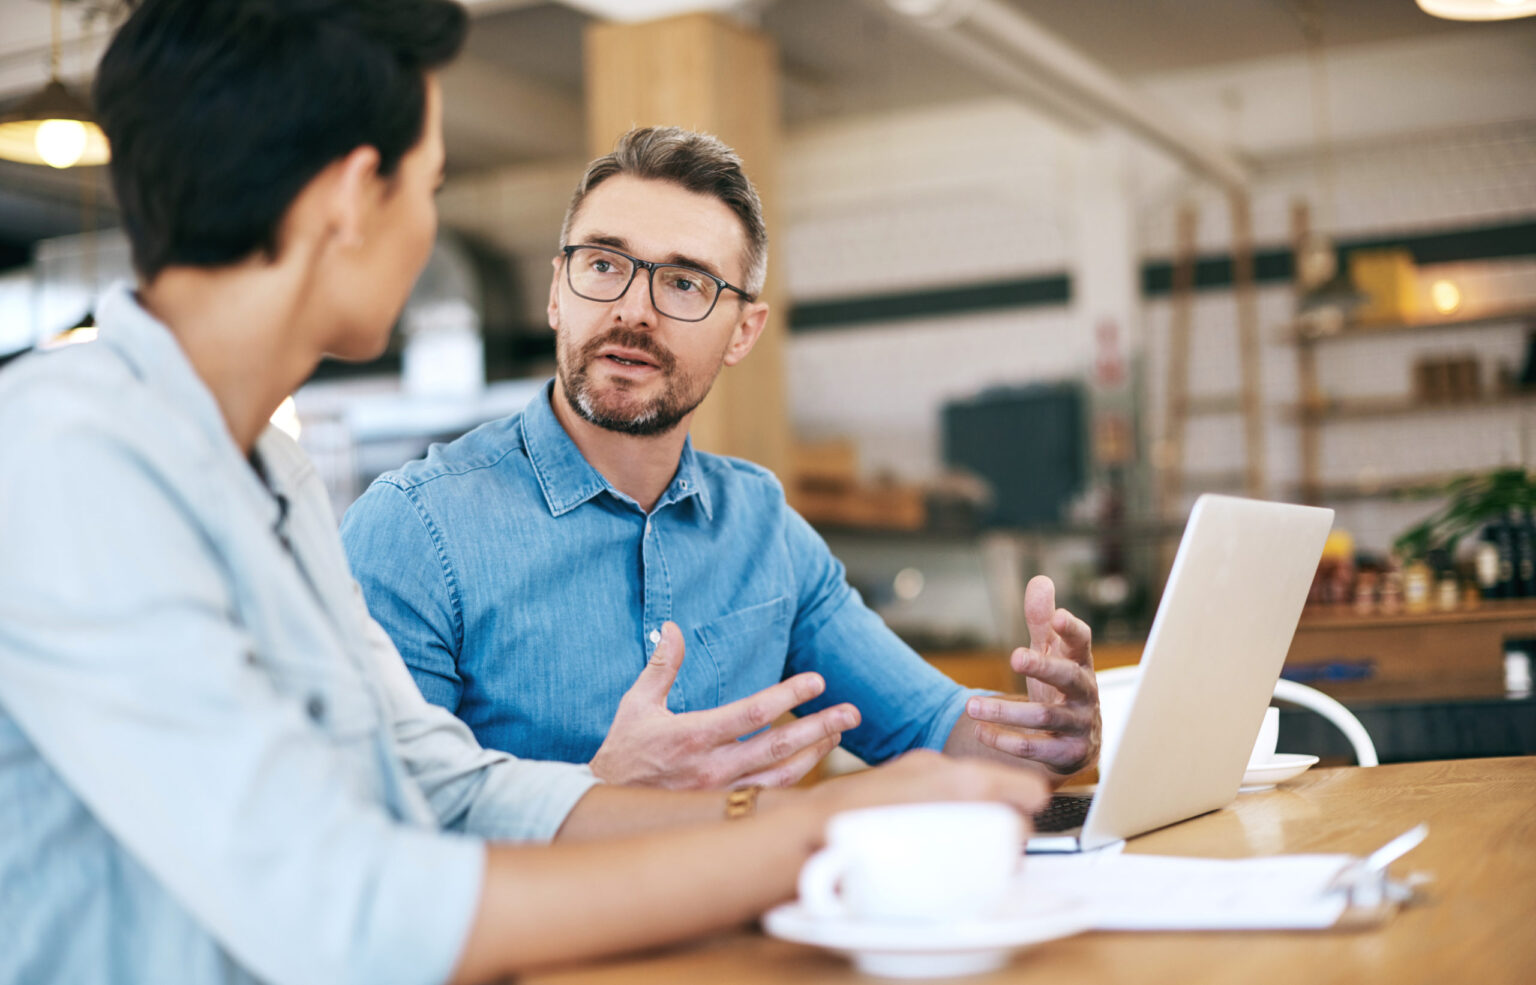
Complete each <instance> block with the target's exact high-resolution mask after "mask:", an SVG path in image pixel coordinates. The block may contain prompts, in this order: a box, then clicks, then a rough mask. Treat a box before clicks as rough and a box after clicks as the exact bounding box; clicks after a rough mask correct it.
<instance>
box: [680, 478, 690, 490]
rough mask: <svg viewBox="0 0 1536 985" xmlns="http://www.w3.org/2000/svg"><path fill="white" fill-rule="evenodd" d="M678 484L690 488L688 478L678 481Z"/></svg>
mask: <svg viewBox="0 0 1536 985" xmlns="http://www.w3.org/2000/svg"><path fill="white" fill-rule="evenodd" d="M678 485H680V486H682V487H683V488H684V489H687V488H688V480H687V479H683V480H681V481H680V482H678Z"/></svg>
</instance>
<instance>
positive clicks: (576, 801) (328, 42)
mask: <svg viewBox="0 0 1536 985" xmlns="http://www.w3.org/2000/svg"><path fill="white" fill-rule="evenodd" d="M465 28H466V18H465V15H464V12H463V10H462V8H460V7H459V6H458V5H457V4H454V3H450V2H446V0H388V2H383V0H378V2H364V0H221V2H219V3H206V2H205V0H145V2H144V3H142V4H140V5H139V7H138V9H137V10H136V12H135V13H133V14H132V16H131V17H130V18H129V19H128V21H127V22H126V24H125V25H124V26H123V28H122V30H121V31H120V32H119V33H118V35H117V37H116V38H115V39H114V40H113V42H112V44H111V46H110V48H109V49H108V51H107V54H106V55H105V57H104V58H103V61H102V64H101V68H100V71H99V74H98V77H97V90H96V102H97V106H98V109H99V113H100V116H101V120H102V124H103V127H104V129H105V130H106V133H107V136H108V139H109V140H110V141H111V145H112V150H113V162H112V174H113V181H114V185H115V187H116V190H117V195H118V200H119V205H120V207H121V209H122V212H123V215H124V219H125V225H126V228H127V232H128V235H129V238H130V240H131V242H132V246H133V256H134V265H135V267H136V269H137V272H138V283H137V285H136V286H135V285H128V284H123V285H118V286H117V287H115V288H113V289H112V290H111V291H110V292H109V293H108V294H107V296H106V297H105V298H104V299H103V301H102V303H101V305H100V307H99V310H98V321H99V324H100V333H101V334H100V339H99V340H98V341H96V342H94V343H91V344H87V345H78V346H70V347H67V348H65V349H63V350H60V351H58V352H53V353H40V354H34V355H29V356H26V357H23V358H22V359H20V360H18V361H17V362H16V363H15V364H13V365H9V366H7V367H5V369H4V371H3V372H0V504H3V506H0V545H3V550H4V559H5V560H4V564H0V926H3V927H4V928H5V938H4V940H5V943H4V946H3V947H0V982H5V983H11V982H16V983H21V982H25V983H28V985H37V983H47V982H59V983H73V982H114V981H123V982H162V981H174V982H210V983H211V982H256V981H262V982H272V983H308V982H327V983H343V982H367V983H377V982H400V983H416V982H419V983H432V982H441V981H444V980H450V979H451V980H453V981H456V982H471V981H487V980H503V979H505V978H507V977H509V976H511V975H513V974H515V973H517V972H518V971H520V970H522V969H526V968H529V967H532V966H536V965H541V964H547V963H549V962H551V961H560V960H569V959H571V958H574V957H582V956H589V955H595V954H601V953H605V952H611V951H615V950H619V949H625V948H634V947H639V946H653V945H655V944H657V943H663V942H666V941H669V940H675V939H678V938H681V937H684V936H688V935H690V934H696V933H700V932H703V931H706V930H709V929H714V928H720V927H725V926H729V925H731V924H732V923H733V922H738V921H741V920H744V919H747V918H749V917H750V916H753V915H755V914H757V913H759V912H761V911H762V910H763V909H765V908H766V907H767V906H769V905H771V904H773V903H774V902H777V901H779V900H782V899H785V898H787V897H789V896H790V895H791V894H792V893H793V885H794V878H795V872H796V870H797V869H798V868H799V866H800V864H801V863H803V861H804V860H805V858H806V857H807V856H808V854H809V853H810V851H811V850H813V849H814V847H815V846H816V844H817V843H818V841H819V839H820V832H821V830H822V829H823V827H824V825H825V823H826V819H827V817H828V816H829V815H830V814H831V813H832V812H834V811H837V810H840V809H844V808H848V807H855V806H868V805H877V804H886V803H895V802H902V801H912V800H919V801H921V800H945V799H954V798H961V799H996V800H1003V801H1006V802H1008V803H1012V804H1014V805H1016V806H1017V807H1019V808H1021V809H1028V808H1031V807H1034V806H1037V805H1038V803H1039V801H1040V800H1041V799H1043V784H1040V783H1039V782H1038V781H1037V780H1035V779H1034V778H1031V777H1016V776H1014V775H1012V774H1011V772H1009V771H1003V770H1000V769H997V768H995V767H991V766H990V764H979V763H970V764H953V763H949V762H947V761H943V760H941V759H940V758H939V757H931V758H927V759H924V758H921V757H918V758H908V759H906V760H904V761H903V762H902V763H899V764H896V766H895V767H893V768H892V769H890V770H885V771H880V772H879V773H878V774H877V775H873V776H869V777H867V778H864V777H860V778H858V779H859V780H860V781H861V782H857V783H851V784H828V785H824V786H823V787H821V788H819V789H817V790H813V791H770V792H769V793H768V794H765V796H764V800H763V804H762V807H763V812H762V814H761V816H758V817H752V816H750V815H751V814H752V808H753V806H754V802H753V795H752V793H751V792H745V793H740V792H739V793H737V794H733V795H732V796H731V797H730V798H727V797H723V796H721V795H720V794H705V793H694V794H682V793H666V792H661V791H651V790H636V789H628V788H622V787H609V786H601V785H595V780H594V778H593V777H592V776H591V775H590V773H589V771H588V770H586V769H585V768H583V767H579V766H571V765H568V764H556V763H534V762H524V761H518V760H514V759H512V758H511V757H509V756H507V755H505V754H500V753H492V752H487V751H485V750H483V749H481V748H480V747H479V746H478V745H477V744H476V743H475V742H474V740H473V738H472V737H471V736H470V734H469V733H468V730H467V729H465V728H464V726H463V725H462V723H460V722H458V721H457V720H456V719H454V718H453V716H451V715H449V714H448V713H447V712H445V711H443V710H442V709H440V708H437V707H435V706H433V705H430V704H428V703H427V702H426V701H424V700H423V699H422V697H421V695H420V692H418V691H417V689H416V688H415V686H414V684H413V683H412V681H411V679H410V675H409V674H408V673H407V672H406V670H405V667H404V665H403V664H402V663H401V662H400V659H399V657H398V655H397V654H396V653H395V651H394V650H393V648H392V647H391V646H390V645H389V642H388V639H387V638H386V637H385V636H384V634H383V633H382V631H380V630H379V628H378V626H377V625H376V624H375V623H373V622H372V620H371V619H369V618H368V615H367V612H366V610H365V608H364V606H363V604H362V600H361V597H360V595H359V593H358V591H357V587H356V584H355V583H354V582H353V581H352V579H351V577H350V574H349V573H348V571H347V567H346V561H345V556H344V554H343V552H342V549H341V544H340V541H339V539H338V538H337V535H336V531H335V525H334V521H333V518H332V517H331V516H330V514H329V510H328V507H327V505H326V497H325V492H324V490H323V488H322V487H321V485H320V483H319V481H318V479H317V476H316V473H315V470H314V467H313V465H312V464H311V463H310V462H309V461H308V459H306V458H305V457H304V455H303V453H302V452H301V451H300V450H299V449H298V446H297V445H295V444H293V442H291V441H289V440H287V439H286V438H285V437H284V436H283V435H282V434H281V433H280V432H278V431H277V430H276V429H274V428H272V427H270V426H269V425H268V423H267V422H268V419H269V418H270V416H271V415H272V413H273V411H274V410H275V409H276V408H277V406H278V404H279V403H280V402H281V401H282V399H283V397H284V396H285V395H286V394H288V393H290V392H292V390H293V389H294V388H295V387H297V386H298V385H299V384H300V383H302V382H303V380H304V379H305V378H307V377H308V376H309V375H310V373H311V372H312V371H313V370H314V367H315V365H316V364H317V363H318V361H319V360H320V359H321V358H322V356H323V355H325V354H332V355H335V356H339V357H342V358H348V359H366V358H371V357H374V356H376V355H377V354H378V353H379V352H380V351H382V349H383V347H384V346H385V344H386V343H387V341H388V338H389V333H390V329H391V326H392V324H393V322H394V321H395V319H396V317H397V316H398V313H399V310H400V307H401V305H402V304H403V303H404V300H405V296H406V293H407V292H408V291H409V289H410V285H411V282H412V281H413V280H414V279H415V277H416V276H417V274H418V273H419V272H420V270H421V267H422V265H423V264H424V263H425V261H426V258H427V255H428V253H429V251H430V250H431V246H432V242H433V239H434V236H435V232H436V210H435V207H434V204H433V192H434V190H435V189H436V187H437V185H438V184H439V182H440V181H441V179H442V172H443V144H442V134H441V120H442V107H441V98H440V93H439V89H438V85H437V82H436V79H435V78H434V76H433V74H432V72H433V70H434V69H435V68H437V67H438V66H440V65H442V64H443V63H445V62H446V61H447V60H448V59H449V58H451V57H452V55H453V54H454V52H455V51H456V50H457V49H458V47H459V46H460V44H461V42H462V39H463V36H464V32H465ZM317 93H323V98H317V97H316V94H317ZM727 813H729V814H730V815H732V816H739V817H742V818H743V819H742V820H740V821H735V822H733V823H731V824H723V823H714V824H709V825H700V826H696V827H693V828H689V829H685V830H680V831H671V832H669V831H662V830H660V829H663V828H666V827H670V826H675V825H677V824H679V823H682V822H687V821H704V820H710V821H717V820H718V819H719V818H720V817H721V816H722V815H723V814H727ZM647 832H649V833H647ZM621 833H630V834H633V835H634V836H633V837H630V838H628V839H626V840H622V841H615V840H595V841H594V840H592V839H594V838H598V837H600V836H606V835H613V834H621ZM551 839H554V840H555V841H556V843H555V844H553V845H548V844H526V845H514V844H509V842H514V841H522V842H534V843H538V842H547V841H550V840H551Z"/></svg>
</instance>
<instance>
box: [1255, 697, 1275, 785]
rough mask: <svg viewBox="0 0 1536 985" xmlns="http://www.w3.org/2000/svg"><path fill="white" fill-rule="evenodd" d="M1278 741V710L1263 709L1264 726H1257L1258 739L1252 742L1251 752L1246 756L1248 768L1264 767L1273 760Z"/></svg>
mask: <svg viewBox="0 0 1536 985" xmlns="http://www.w3.org/2000/svg"><path fill="white" fill-rule="evenodd" d="M1279 741H1280V709H1279V708H1276V707H1275V706H1274V705H1270V706H1269V707H1268V708H1266V709H1264V724H1263V725H1260V726H1259V737H1258V738H1257V739H1256V740H1254V743H1253V752H1251V753H1249V754H1248V768H1249V769H1252V768H1254V767H1255V766H1266V765H1268V764H1269V763H1270V762H1271V761H1273V760H1274V758H1275V746H1276V745H1277V744H1279Z"/></svg>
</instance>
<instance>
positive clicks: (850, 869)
mask: <svg viewBox="0 0 1536 985" xmlns="http://www.w3.org/2000/svg"><path fill="white" fill-rule="evenodd" d="M1023 862H1024V824H1023V820H1022V819H1021V818H1020V817H1019V814H1018V812H1017V811H1015V810H1013V809H1012V808H1010V807H1005V806H1003V805H1002V804H986V803H937V804H905V805H900V806H894V807H870V808H865V809H863V810H857V811H845V812H843V813H841V814H838V815H835V816H834V817H833V818H832V820H831V821H829V822H828V823H827V847H826V848H824V849H822V850H821V851H819V852H817V853H816V854H815V855H813V856H811V859H810V861H808V862H806V864H805V867H804V868H803V869H801V870H800V903H801V905H802V906H804V907H805V908H806V910H808V911H809V912H810V913H813V914H815V915H817V916H826V917H853V918H857V919H862V920H880V921H893V922H907V923H942V922H949V921H954V920H965V919H971V918H976V917H986V916H989V915H991V914H993V913H996V912H997V911H998V910H999V909H1000V908H1001V907H1002V905H1003V903H1004V901H1005V900H1006V899H1007V897H1008V893H1009V889H1010V887H1011V886H1012V885H1013V882H1014V880H1015V877H1016V876H1017V875H1018V872H1019V868H1020V866H1022V865H1023Z"/></svg>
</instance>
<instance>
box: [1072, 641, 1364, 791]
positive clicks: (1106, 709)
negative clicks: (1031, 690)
mask: <svg viewBox="0 0 1536 985" xmlns="http://www.w3.org/2000/svg"><path fill="white" fill-rule="evenodd" d="M1140 675H1141V668H1139V667H1136V666H1134V665H1133V666H1130V667H1111V668H1109V669H1108V670H1101V671H1099V672H1098V675H1097V676H1098V679H1099V713H1100V715H1101V716H1102V718H1103V720H1104V731H1103V733H1102V748H1101V751H1100V753H1099V758H1100V759H1101V760H1107V759H1109V758H1110V753H1111V750H1113V749H1114V747H1115V746H1116V745H1118V744H1119V742H1120V733H1121V730H1122V729H1123V728H1124V727H1125V716H1126V714H1127V713H1128V712H1129V711H1130V708H1131V697H1132V696H1133V695H1134V694H1135V693H1136V681H1137V679H1138V678H1139V677H1140ZM1275 698H1276V700H1279V701H1284V702H1287V703H1288V704H1293V705H1297V706H1299V707H1302V708H1306V709H1308V710H1310V711H1314V712H1316V713H1317V714H1319V715H1321V716H1323V717H1324V718H1326V719H1328V721H1330V722H1332V723H1333V724H1334V726H1335V727H1337V728H1338V730H1339V731H1340V732H1343V733H1344V738H1346V739H1348V740H1349V744H1350V746H1351V747H1352V748H1353V749H1354V751H1355V760H1356V761H1357V762H1358V763H1359V764H1360V765H1361V766H1376V765H1378V764H1379V763H1380V760H1379V759H1378V758H1377V756H1376V744H1375V743H1374V742H1372V741H1371V736H1370V733H1369V732H1367V731H1366V730H1365V726H1364V725H1361V724H1360V719H1358V718H1356V717H1355V715H1354V713H1353V712H1351V711H1350V710H1349V709H1348V708H1346V707H1344V706H1343V705H1341V704H1339V703H1338V702H1337V701H1335V700H1334V699H1333V698H1330V697H1329V696H1328V695H1326V694H1324V693H1323V692H1321V691H1319V690H1317V689H1316V688H1312V687H1308V686H1307V685H1305V684H1298V683H1297V682H1296V681H1288V680H1285V679H1284V678H1281V679H1280V680H1279V681H1276V682H1275Z"/></svg>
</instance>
